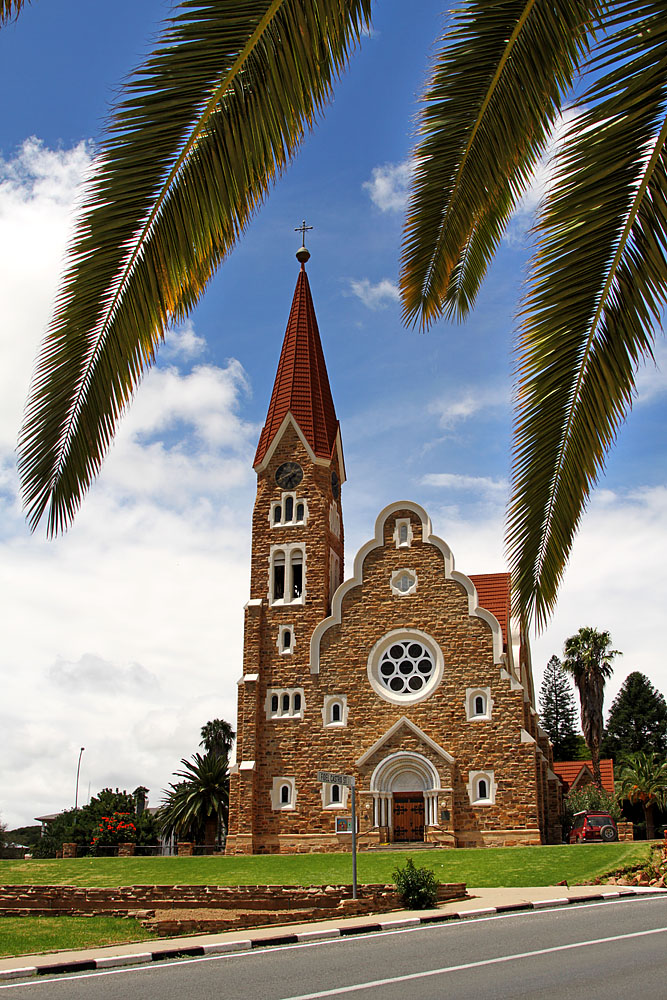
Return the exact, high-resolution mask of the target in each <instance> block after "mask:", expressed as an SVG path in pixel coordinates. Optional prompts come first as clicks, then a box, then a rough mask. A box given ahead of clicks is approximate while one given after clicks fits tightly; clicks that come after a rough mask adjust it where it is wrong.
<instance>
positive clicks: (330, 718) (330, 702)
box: [322, 694, 347, 729]
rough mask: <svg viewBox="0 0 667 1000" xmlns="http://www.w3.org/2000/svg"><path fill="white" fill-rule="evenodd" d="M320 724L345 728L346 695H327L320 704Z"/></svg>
mask: <svg viewBox="0 0 667 1000" xmlns="http://www.w3.org/2000/svg"><path fill="white" fill-rule="evenodd" d="M322 724H323V725H324V727H325V729H326V728H327V727H329V726H331V727H334V726H335V727H336V728H343V727H344V726H347V695H344V694H327V695H325V696H324V701H323V703H322Z"/></svg>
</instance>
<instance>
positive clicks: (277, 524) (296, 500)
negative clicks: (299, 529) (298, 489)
mask: <svg viewBox="0 0 667 1000" xmlns="http://www.w3.org/2000/svg"><path fill="white" fill-rule="evenodd" d="M288 497H291V498H292V518H291V520H289V521H286V520H285V502H286V500H287V498H288ZM300 503H302V504H303V517H302V518H301V520H300V521H297V520H296V508H297V505H298V504H300ZM276 507H280V520H279V521H276V520H274V513H275V509H276ZM307 522H308V502H307V500H306V498H305V497H300V496H298V495H297V494H296V493H290V492H287V493H281V494H280V500H273V501H272V502H271V506H270V507H269V524H270V525H271V527H272V528H293V527H294V526H295V525H299V526H301V525H305V524H306V523H307Z"/></svg>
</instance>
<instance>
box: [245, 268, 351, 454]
mask: <svg viewBox="0 0 667 1000" xmlns="http://www.w3.org/2000/svg"><path fill="white" fill-rule="evenodd" d="M297 256H298V255H297ZM288 413H290V414H291V415H292V417H293V418H294V420H295V421H296V423H297V424H298V425H299V428H300V429H301V431H302V433H303V435H304V437H305V439H306V441H307V442H308V444H309V445H310V447H311V449H312V451H313V453H314V454H315V456H316V457H317V458H325V459H330V458H331V456H332V455H333V451H334V447H335V444H336V437H337V434H338V420H337V418H336V411H335V409H334V404H333V398H332V396H331V388H330V386H329V377H328V375H327V368H326V364H325V362H324V352H323V351H322V342H321V341H320V333H319V330H318V327H317V319H316V317H315V307H314V306H313V300H312V296H311V294H310V285H309V284H308V275H307V274H306V269H305V266H304V263H303V262H302V264H301V270H300V271H299V277H298V278H297V282H296V289H295V291H294V298H293V300H292V308H291V310H290V315H289V320H288V321H287V330H286V331H285V339H284V340H283V347H282V351H281V352H280V361H279V362H278V371H277V373H276V380H275V382H274V385H273V392H272V393H271V401H270V403H269V410H268V413H267V415H266V421H265V423H264V427H263V429H262V433H261V435H260V438H259V444H258V445H257V454H256V455H255V461H254V465H255V466H257V465H259V464H260V462H262V460H263V459H264V457H265V456H266V453H267V451H268V450H269V447H270V446H271V442H272V441H273V439H274V437H275V436H276V434H277V433H278V431H279V429H280V427H281V425H282V422H283V420H284V419H285V417H286V416H287V414H288Z"/></svg>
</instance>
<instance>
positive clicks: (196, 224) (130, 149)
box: [19, 0, 370, 534]
mask: <svg viewBox="0 0 667 1000" xmlns="http://www.w3.org/2000/svg"><path fill="white" fill-rule="evenodd" d="M369 17H370V0H345V2H340V0H247V2H245V3H243V4H241V3H239V2H238V0H182V2H181V3H180V5H179V6H178V7H177V8H176V13H175V15H174V17H173V18H171V19H170V21H169V22H167V27H166V29H165V32H164V35H163V39H162V44H161V45H160V47H159V48H158V49H157V50H156V52H155V53H154V54H153V55H152V56H151V57H150V58H149V60H148V61H147V63H146V64H145V66H144V67H142V68H141V69H139V70H138V71H137V72H136V73H135V75H134V76H133V77H132V78H131V79H130V81H129V83H128V85H127V87H126V90H125V95H124V97H123V99H122V101H121V103H120V104H119V106H118V108H117V110H116V112H115V114H114V116H113V118H112V120H111V123H110V126H109V129H108V134H107V137H106V139H105V140H104V143H103V145H102V152H101V157H100V159H99V161H98V163H97V165H96V169H95V172H94V174H93V176H92V178H91V179H90V181H89V182H88V187H87V199H86V204H85V206H84V209H83V212H82V214H81V217H80V219H79V222H78V225H77V229H76V232H75V235H74V238H73V241H72V244H71V247H70V251H69V267H68V271H67V274H66V276H65V279H64V281H63V284H62V287H61V290H60V293H59V296H58V300H57V304H56V310H55V315H54V317H53V320H52V323H51V326H50V329H49V331H48V335H47V339H46V341H45V344H44V346H43V348H42V352H41V355H40V358H39V359H38V364H37V368H36V372H35V375H34V378H33V384H32V386H31V392H30V398H29V400H28V405H27V411H26V418H25V422H24V426H23V430H22V433H21V437H20V441H19V469H20V473H21V478H22V485H23V495H24V502H25V505H26V508H27V510H28V516H29V521H30V524H31V526H32V528H33V529H34V528H35V527H36V525H37V524H38V522H39V521H40V520H41V518H42V517H43V516H44V515H45V514H47V529H48V532H49V533H50V534H54V533H56V532H58V531H61V530H63V529H64V528H66V527H67V525H68V524H69V523H70V522H71V520H72V517H73V516H74V514H75V512H76V510H77V509H78V506H79V504H80V503H81V499H82V497H83V494H84V493H85V491H86V490H87V489H88V487H89V486H90V483H91V481H92V479H93V478H94V476H95V475H96V474H97V472H98V470H99V468H100V465H101V462H102V459H103V457H104V454H105V452H106V450H107V448H108V446H109V443H110V441H111V438H112V436H113V433H114V430H115V426H116V424H117V422H118V420H119V418H120V416H121V415H122V413H123V412H124V410H125V408H126V407H127V405H128V402H129V400H130V398H131V395H132V392H133V390H134V388H135V387H136V385H137V383H138V382H139V380H140V378H141V376H142V373H143V372H144V371H145V369H146V367H147V366H148V365H150V364H151V363H152V361H153V359H154V357H155V352H156V349H157V347H158V344H159V341H160V338H161V337H162V335H163V331H164V329H165V327H166V326H167V325H168V324H169V323H171V322H172V321H174V320H178V319H181V318H182V317H183V316H185V315H186V314H187V313H188V312H189V310H191V309H192V307H193V306H194V305H195V303H196V302H197V301H198V299H199V297H200V295H201V294H202V291H203V289H204V287H205V285H206V283H207V282H208V280H209V279H210V277H211V276H212V274H213V273H214V271H215V269H216V267H217V266H218V265H219V263H220V262H221V261H222V260H223V259H224V257H225V256H226V254H228V253H229V252H230V250H231V248H232V246H233V245H234V243H235V241H236V239H237V238H238V236H239V235H240V233H242V232H243V230H244V228H245V226H246V225H247V223H248V221H249V219H250V218H251V216H252V214H253V212H254V211H255V210H256V209H257V207H258V205H259V204H260V203H261V201H262V200H263V198H264V196H265V194H266V192H267V191H268V189H269V187H270V185H271V183H272V182H273V180H274V179H275V177H276V175H277V174H278V173H279V172H280V171H281V170H282V169H283V168H284V166H285V165H286V164H287V162H288V161H289V159H290V157H291V156H292V155H293V154H294V151H295V149H296V147H297V145H298V143H299V141H300V139H301V137H302V135H303V133H304V130H305V129H307V128H309V127H311V126H312V124H313V123H314V121H315V119H316V117H317V114H318V113H319V111H320V110H321V109H322V107H323V105H324V103H325V102H326V100H327V99H328V97H329V95H330V93H331V87H332V84H333V82H334V80H335V78H336V77H337V75H338V74H339V73H340V71H341V70H342V68H343V67H344V66H345V64H346V61H347V58H348V55H349V52H350V49H351V47H352V46H354V45H355V44H356V42H357V41H358V38H359V35H360V32H361V30H362V28H363V27H364V26H365V25H366V24H367V23H368V20H369ZM47 512H48V513H47Z"/></svg>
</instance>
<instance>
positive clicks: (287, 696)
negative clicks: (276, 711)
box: [283, 694, 289, 715]
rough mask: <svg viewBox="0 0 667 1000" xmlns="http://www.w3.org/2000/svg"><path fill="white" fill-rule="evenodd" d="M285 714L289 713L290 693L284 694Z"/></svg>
mask: <svg viewBox="0 0 667 1000" xmlns="http://www.w3.org/2000/svg"><path fill="white" fill-rule="evenodd" d="M283 715H289V695H288V694H284V695H283Z"/></svg>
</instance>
